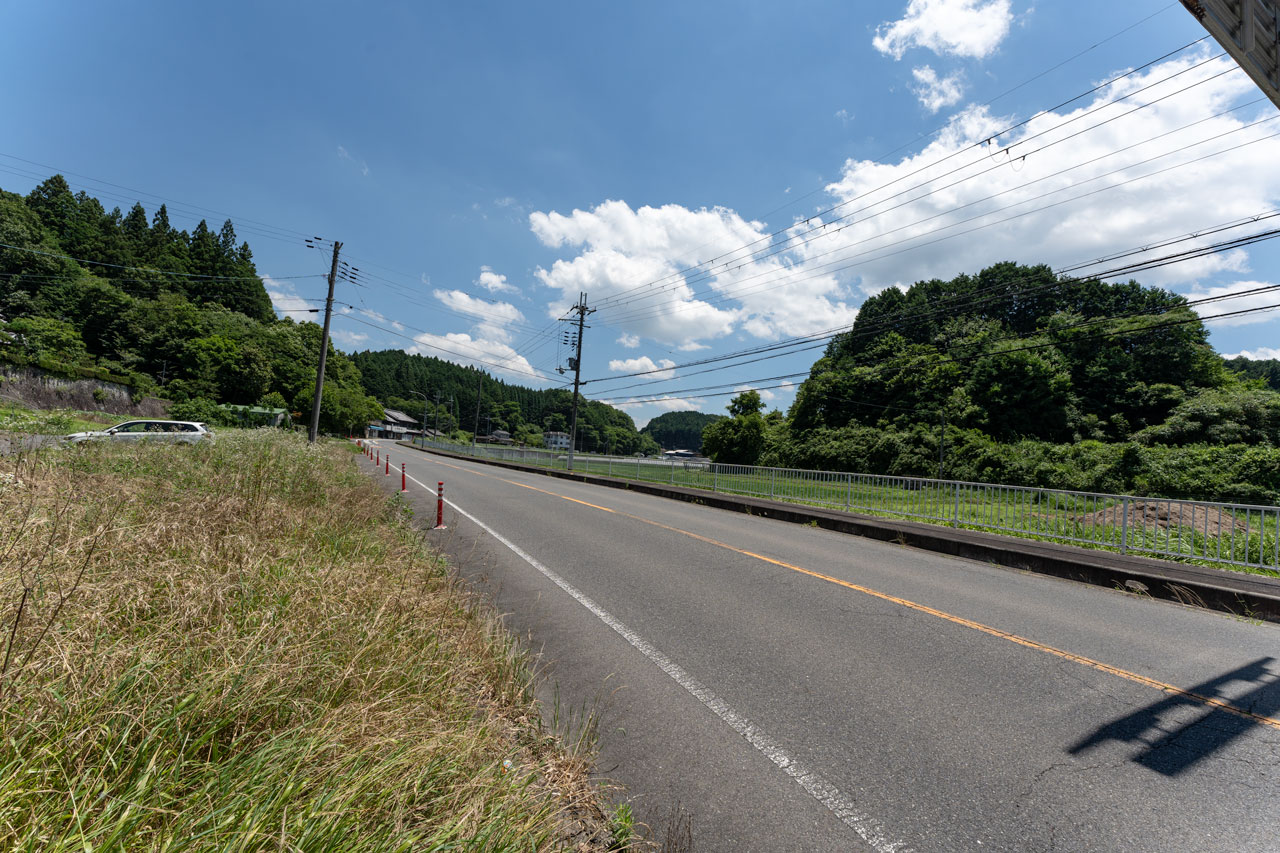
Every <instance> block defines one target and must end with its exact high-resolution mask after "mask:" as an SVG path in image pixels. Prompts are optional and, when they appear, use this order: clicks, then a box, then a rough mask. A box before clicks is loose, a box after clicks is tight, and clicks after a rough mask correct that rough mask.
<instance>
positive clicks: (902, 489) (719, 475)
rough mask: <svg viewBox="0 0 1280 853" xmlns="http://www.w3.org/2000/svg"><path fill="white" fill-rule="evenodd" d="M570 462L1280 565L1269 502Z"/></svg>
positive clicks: (495, 452) (559, 459)
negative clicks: (1259, 504)
mask: <svg viewBox="0 0 1280 853" xmlns="http://www.w3.org/2000/svg"><path fill="white" fill-rule="evenodd" d="M415 444H418V445H421V444H422V441H421V440H418V441H416V442H415ZM426 446H427V447H431V448H435V449H439V450H446V451H450V452H453V453H461V454H466V455H470V456H477V457H484V458H489V459H501V460H506V461H511V462H520V463H523V464H526V465H537V466H541V467H547V468H559V469H564V468H566V466H567V462H568V459H567V457H566V455H565V454H564V453H555V452H552V451H548V450H534V449H530V448H520V447H501V446H493V445H474V446H472V445H462V444H450V443H447V442H439V441H428V442H427V443H426ZM574 470H575V471H576V472H579V473H583V474H588V473H589V474H603V475H605V476H610V477H620V478H624V479H628V480H637V481H643V482H654V483H667V484H670V485H677V486H685V487H689V488H697V489H708V490H710V491H714V492H721V493H724V494H735V495H747V496H752V497H761V498H769V499H772V500H778V501H786V502H790V503H798V504H807V505H810V506H821V507H830V508H834V509H842V510H848V511H850V512H859V513H864V514H867V515H876V516H883V517H889V518H908V519H914V520H917V521H924V522H929V523H933V524H943V525H948V526H951V527H957V528H966V529H970V530H990V531H995V532H997V533H1003V534H1007V535H1012V536H1018V537H1022V538H1028V539H1039V540H1047V541H1052V542H1067V543H1071V544H1075V545H1083V546H1085V547H1090V548H1103V549H1107V550H1112V551H1118V552H1120V553H1122V554H1129V553H1132V554H1143V555H1150V556H1156V557H1162V558H1174V559H1181V560H1191V561H1196V562H1201V561H1202V562H1209V563H1223V564H1227V565H1234V566H1246V567H1250V568H1254V569H1264V570H1270V571H1280V507H1274V506H1256V505H1251V504H1234V503H1214V502H1210V501H1189V500H1177V499H1169V498H1143V497H1135V496H1133V495H1110V494H1102V493H1095V492H1076V491H1068V490H1064V489H1041V488H1032V487H1025V486H1002V485H996V484H992V483H968V482H963V481H957V480H931V479H925V478H919V477H891V476H883V475H876V474H853V473H848V472H842V471H805V470H800V469H793V468H761V467H757V466H753V465H726V464H720V463H714V462H707V461H695V460H669V459H641V458H633V457H618V456H593V455H591V456H589V455H582V454H578V455H575V457H574Z"/></svg>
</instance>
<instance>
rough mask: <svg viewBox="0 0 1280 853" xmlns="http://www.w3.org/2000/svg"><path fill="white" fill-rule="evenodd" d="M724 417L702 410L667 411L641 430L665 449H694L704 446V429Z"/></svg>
mask: <svg viewBox="0 0 1280 853" xmlns="http://www.w3.org/2000/svg"><path fill="white" fill-rule="evenodd" d="M723 418H724V415H707V414H703V413H702V412H666V413H665V414H661V415H658V416H657V417H656V418H654V419H653V420H651V421H649V423H647V424H645V428H644V429H642V430H640V432H642V433H644V434H645V435H647V436H649V437H651V438H652V439H653V440H654V441H656V442H658V444H660V445H662V449H663V450H693V451H697V450H699V449H701V447H702V431H703V430H704V429H706V428H707V427H708V426H709V425H711V424H713V423H715V422H716V421H718V420H721V419H723Z"/></svg>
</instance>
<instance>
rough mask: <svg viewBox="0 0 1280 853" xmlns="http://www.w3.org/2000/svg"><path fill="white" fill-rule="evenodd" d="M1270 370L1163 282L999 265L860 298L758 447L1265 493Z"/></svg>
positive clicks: (1002, 477)
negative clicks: (1221, 345) (1224, 348)
mask: <svg viewBox="0 0 1280 853" xmlns="http://www.w3.org/2000/svg"><path fill="white" fill-rule="evenodd" d="M1250 377H1254V378H1250ZM1274 377H1275V373H1274V372H1273V371H1270V370H1269V369H1268V366H1266V365H1263V364H1258V363H1254V364H1252V365H1248V364H1246V365H1241V364H1239V363H1238V362H1234V363H1228V362H1225V361H1224V360H1223V359H1222V358H1221V357H1220V356H1218V355H1217V354H1216V353H1215V352H1214V351H1213V349H1212V347H1210V346H1209V344H1208V333H1207V331H1206V329H1205V327H1204V325H1203V324H1202V323H1201V322H1200V320H1199V318H1198V317H1197V315H1196V314H1195V313H1194V312H1193V311H1192V310H1191V309H1190V308H1189V307H1188V305H1187V304H1186V300H1184V299H1183V298H1182V297H1180V296H1177V295H1176V294H1173V293H1170V292H1168V291H1165V290H1161V289H1158V288H1153V287H1144V286H1142V285H1141V284H1139V283H1137V282H1134V281H1130V282H1127V283H1123V284H1109V283H1105V282H1102V281H1097V280H1085V281H1079V280H1069V279H1060V278H1058V277H1056V276H1055V275H1054V274H1053V272H1052V271H1051V270H1050V269H1049V268H1048V267H1045V266H1035V267H1026V266H1020V265H1017V264H1012V263H1005V264H998V265H996V266H994V267H991V268H989V269H985V270H983V271H982V272H980V273H978V274H977V275H960V276H957V277H956V278H954V279H951V280H950V281H942V280H932V281H923V282H918V283H916V284H915V285H913V286H911V287H910V288H908V289H907V290H906V291H905V292H904V291H900V290H898V289H896V288H894V289H889V290H886V291H883V292H882V293H880V294H878V295H876V296H874V297H871V298H870V299H868V300H867V301H866V303H864V305H863V306H862V308H861V310H860V311H859V313H858V317H857V320H856V322H855V323H854V325H853V326H852V328H851V329H849V331H847V332H845V333H843V334H841V335H839V336H837V337H836V338H834V339H833V340H832V341H831V343H830V345H829V346H828V347H827V350H826V352H825V353H824V355H823V356H822V358H820V359H819V360H818V361H817V362H816V363H815V364H814V365H813V368H812V369H811V371H810V375H809V378H808V379H806V380H805V382H804V383H803V384H802V385H801V387H800V389H799V391H798V393H797V396H796V400H795V403H794V404H793V405H792V407H791V410H790V412H789V413H788V416H787V417H786V418H777V419H775V420H774V422H773V423H772V424H768V423H765V425H764V426H760V427H759V429H763V430H765V431H766V432H767V434H766V435H765V436H764V439H763V440H762V441H760V442H758V446H760V447H761V448H762V450H761V451H760V452H759V454H758V455H757V459H758V461H761V462H764V463H766V464H780V465H788V466H793V467H801V468H826V469H837V470H853V471H863V472H868V473H892V474H906V475H915V476H937V475H939V474H942V475H944V476H947V477H953V478H958V479H970V480H981V481H986V482H1006V483H1021V484H1026V485H1038V486H1057V487H1063V488H1083V489H1095V490H1103V491H1122V490H1134V489H1151V490H1154V492H1153V493H1163V494H1168V495H1169V496H1176V497H1201V498H1209V499H1217V498H1221V499H1228V498H1231V499H1240V500H1249V501H1264V502H1268V503H1271V502H1276V501H1277V500H1280V449H1277V448H1280V393H1277V392H1276V391H1275V390H1273V388H1271V387H1267V385H1268V383H1269V382H1270V381H1271V380H1273V379H1274ZM735 420H742V421H743V423H742V424H738V425H736V426H738V427H740V429H739V431H742V430H745V429H746V427H747V426H751V425H752V424H747V423H746V416H745V415H736V416H735ZM753 423H754V422H753ZM722 432H724V430H722ZM729 432H732V430H730V431H729ZM726 434H727V433H726ZM735 452H736V451H735ZM737 455H738V456H740V455H741V454H737ZM1180 467H1181V469H1182V471H1183V472H1186V471H1192V470H1194V471H1196V472H1198V473H1196V474H1195V476H1187V477H1181V476H1175V474H1178V473H1179V472H1178V471H1177V469H1178V468H1180ZM1175 493H1176V494H1175Z"/></svg>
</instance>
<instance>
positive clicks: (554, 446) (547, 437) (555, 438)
mask: <svg viewBox="0 0 1280 853" xmlns="http://www.w3.org/2000/svg"><path fill="white" fill-rule="evenodd" d="M542 443H543V444H544V445H546V447H547V449H548V450H568V449H569V433H567V432H554V431H553V432H544V433H543V434H542Z"/></svg>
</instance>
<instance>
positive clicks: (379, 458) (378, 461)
mask: <svg viewBox="0 0 1280 853" xmlns="http://www.w3.org/2000/svg"><path fill="white" fill-rule="evenodd" d="M373 464H374V465H381V464H382V448H381V447H379V448H378V455H377V456H375V457H374V458H373Z"/></svg>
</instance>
